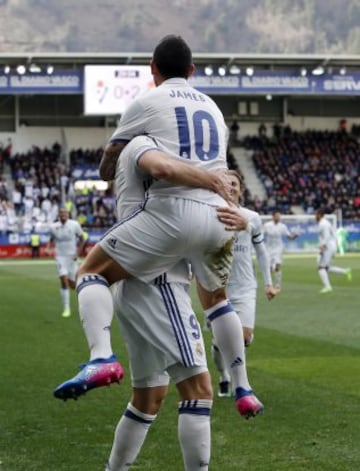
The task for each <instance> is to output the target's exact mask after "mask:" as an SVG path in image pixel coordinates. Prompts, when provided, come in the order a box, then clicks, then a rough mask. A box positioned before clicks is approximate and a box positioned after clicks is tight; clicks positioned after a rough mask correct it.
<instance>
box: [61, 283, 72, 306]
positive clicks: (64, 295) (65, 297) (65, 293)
mask: <svg viewBox="0 0 360 471" xmlns="http://www.w3.org/2000/svg"><path fill="white" fill-rule="evenodd" d="M60 296H61V301H62V304H63V307H64V311H65V309H70V290H69V288H61V289H60Z"/></svg>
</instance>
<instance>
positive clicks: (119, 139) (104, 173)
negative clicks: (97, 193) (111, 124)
mask: <svg viewBox="0 0 360 471" xmlns="http://www.w3.org/2000/svg"><path fill="white" fill-rule="evenodd" d="M143 116H144V109H143V107H142V105H141V103H139V102H138V101H135V102H133V103H132V104H131V105H130V106H129V107H128V108H127V109H126V110H125V112H124V113H123V114H122V116H121V119H120V122H119V124H118V127H117V129H116V130H115V132H114V133H113V135H112V136H111V138H110V140H109V142H108V143H107V145H106V146H105V149H104V152H103V155H102V158H101V161H100V165H99V174H100V177H101V178H102V179H103V180H105V181H109V180H114V178H115V172H116V164H117V161H118V158H119V157H120V154H121V151H122V150H123V148H124V147H125V146H126V144H127V143H128V142H129V141H130V140H131V139H132V138H133V137H134V136H140V135H142V134H145V122H144V120H143V119H142V117H143Z"/></svg>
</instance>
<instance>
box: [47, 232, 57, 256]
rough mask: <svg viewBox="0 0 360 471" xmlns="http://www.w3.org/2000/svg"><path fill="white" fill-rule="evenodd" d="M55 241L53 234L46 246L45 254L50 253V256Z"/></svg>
mask: <svg viewBox="0 0 360 471" xmlns="http://www.w3.org/2000/svg"><path fill="white" fill-rule="evenodd" d="M54 241H55V238H54V235H53V234H50V237H49V240H48V242H47V244H46V246H45V252H46V253H48V254H49V253H50V251H51V248H52V247H53V245H54Z"/></svg>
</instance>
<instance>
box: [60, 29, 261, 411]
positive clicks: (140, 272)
mask: <svg viewBox="0 0 360 471" xmlns="http://www.w3.org/2000/svg"><path fill="white" fill-rule="evenodd" d="M151 69H152V73H153V76H154V82H155V85H156V88H155V89H153V90H151V91H149V92H148V93H147V94H144V95H142V96H141V97H139V98H138V99H137V100H135V101H134V102H133V104H132V105H130V107H129V108H128V109H127V110H126V111H125V113H124V114H123V115H122V117H121V120H120V123H119V126H118V129H117V130H116V131H115V133H114V134H113V136H112V138H111V139H110V142H109V144H108V145H107V146H106V147H105V151H104V155H103V158H102V161H101V163H100V175H101V177H102V178H103V179H107V180H111V179H114V176H115V169H116V165H117V160H118V158H121V151H122V149H123V147H124V146H125V144H126V143H127V142H129V141H130V140H131V139H133V138H134V137H135V136H139V135H148V136H151V137H152V138H153V140H154V142H155V145H156V146H157V147H156V149H157V150H163V151H165V152H166V153H168V154H170V155H172V156H174V158H175V159H177V160H183V162H182V163H183V165H184V170H183V172H181V173H176V174H174V173H173V170H174V167H173V166H172V165H170V164H169V163H168V162H165V161H164V160H163V159H154V158H152V157H153V156H152V155H151V152H150V155H149V154H147V153H146V154H147V155H146V154H145V153H134V155H133V164H134V165H137V166H139V168H140V169H141V170H143V171H145V172H147V173H149V175H151V176H152V177H153V178H154V179H155V181H154V183H153V184H152V185H151V186H150V188H149V191H148V193H147V196H146V199H145V201H144V203H143V205H142V206H141V207H139V208H138V210H137V211H136V212H134V214H133V215H132V217H128V218H127V220H126V221H121V223H120V224H118V225H116V226H114V227H113V228H112V229H111V230H110V231H108V233H107V234H106V235H105V236H104V237H103V239H102V240H101V241H100V242H99V243H98V244H96V245H95V246H94V248H93V249H92V250H91V251H90V252H89V254H88V255H87V257H86V259H85V261H84V262H83V264H82V265H81V267H80V269H79V272H78V280H77V292H78V300H79V312H80V317H81V321H82V326H83V328H84V332H85V335H86V337H87V340H88V345H89V348H90V362H89V363H88V364H87V365H86V366H85V368H84V369H83V370H82V371H81V372H80V373H79V374H78V375H77V376H75V377H74V378H72V379H71V380H69V381H66V382H65V383H63V384H62V385H60V386H59V387H58V388H57V389H56V390H55V395H56V397H62V398H64V399H66V398H68V397H75V398H76V397H78V396H79V395H81V394H84V392H86V391H87V390H89V389H92V388H94V387H98V386H102V385H104V384H108V383H109V382H112V381H114V380H116V375H115V379H114V378H113V376H112V375H111V370H112V369H115V370H117V371H118V373H119V374H118V379H120V377H121V374H122V368H119V366H120V365H119V363H118V362H116V361H114V359H113V356H112V355H113V354H112V347H111V342H110V333H109V326H110V324H111V321H112V316H113V300H112V296H111V291H110V289H109V286H110V285H111V284H113V283H115V282H117V281H120V280H124V279H128V278H129V277H131V276H134V277H137V278H139V279H140V280H141V281H144V282H147V283H148V282H151V281H153V280H154V279H155V278H157V277H159V276H161V275H162V274H163V273H165V272H166V271H168V270H169V269H171V268H172V267H174V266H175V265H176V264H177V263H178V262H179V261H181V260H183V259H188V260H189V261H190V262H191V265H192V268H193V271H194V274H195V276H196V279H197V282H198V292H199V297H200V301H201V303H202V306H203V308H204V310H205V314H206V316H207V318H208V319H209V321H210V322H211V325H212V331H213V335H214V338H215V339H216V342H217V344H218V345H219V347H220V348H221V350H222V353H223V355H224V358H225V361H226V364H227V365H228V367H229V369H230V371H231V375H232V380H233V385H234V389H235V402H236V407H237V409H238V411H239V412H240V414H241V415H246V416H253V415H256V414H257V413H258V412H259V411H260V410H262V406H261V407H259V401H258V400H257V399H256V397H255V395H254V393H253V391H252V390H251V388H250V387H249V383H248V380H247V375H246V370H245V368H244V355H245V353H244V342H243V331H242V325H241V321H240V319H239V317H238V316H237V314H236V313H235V312H234V310H233V308H232V306H231V304H230V303H229V300H228V298H227V295H226V289H225V288H226V283H227V280H228V277H229V272H230V269H231V262H232V254H233V235H234V234H233V233H232V232H229V231H227V230H226V229H225V226H224V225H223V224H222V223H221V222H220V221H219V220H218V218H217V213H216V208H217V207H218V206H224V205H225V201H224V198H222V197H220V196H219V194H216V193H215V192H213V191H209V189H199V188H198V180H197V177H196V178H194V181H193V182H192V183H193V188H189V187H185V186H184V185H185V182H184V175H189V174H190V173H191V168H194V170H196V169H197V168H199V169H202V170H206V171H211V172H216V171H219V170H224V169H227V163H226V149H227V138H228V129H227V126H226V124H225V120H224V117H223V115H222V113H221V111H220V109H219V108H218V107H217V105H216V104H215V103H214V101H213V100H212V99H211V98H209V97H208V96H207V95H204V94H203V93H201V92H199V91H198V90H196V89H194V88H192V87H191V86H190V85H189V83H188V82H187V78H188V77H189V76H190V75H191V74H192V73H193V71H194V65H193V63H192V54H191V50H190V49H189V47H188V45H187V44H186V43H185V41H184V40H183V39H182V38H180V37H178V36H173V35H170V36H167V37H165V38H164V39H163V40H161V41H160V43H159V44H158V45H157V47H156V48H155V51H154V54H153V59H152V62H151ZM119 154H120V157H119ZM170 161H171V159H170ZM186 184H187V185H188V184H189V182H187V183H186ZM225 198H226V196H225ZM244 225H245V224H244ZM241 339H242V341H241ZM93 370H96V374H94V375H93V379H92V378H91V377H90V376H89V375H88V373H89V371H93ZM104 372H105V373H104ZM94 378H95V379H94ZM244 411H245V412H244Z"/></svg>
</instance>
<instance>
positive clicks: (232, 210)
mask: <svg viewBox="0 0 360 471" xmlns="http://www.w3.org/2000/svg"><path fill="white" fill-rule="evenodd" d="M216 210H217V214H218V218H219V221H221V222H222V223H223V224H225V229H226V230H227V231H244V230H246V228H247V225H248V219H247V218H246V217H245V216H243V215H242V214H241V209H240V208H238V207H237V206H235V205H231V206H224V207H221V208H217V209H216Z"/></svg>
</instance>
